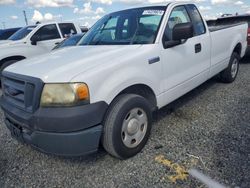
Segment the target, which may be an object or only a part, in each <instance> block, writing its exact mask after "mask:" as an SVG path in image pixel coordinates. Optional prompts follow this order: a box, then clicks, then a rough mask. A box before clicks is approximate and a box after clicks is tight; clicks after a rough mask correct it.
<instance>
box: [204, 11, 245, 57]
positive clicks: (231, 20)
mask: <svg viewBox="0 0 250 188" xmlns="http://www.w3.org/2000/svg"><path fill="white" fill-rule="evenodd" d="M242 22H247V23H248V34H247V42H248V48H247V54H248V55H250V14H244V15H236V16H226V17H221V18H218V19H217V20H209V21H208V23H210V25H214V26H216V25H221V24H223V25H232V24H238V23H242Z"/></svg>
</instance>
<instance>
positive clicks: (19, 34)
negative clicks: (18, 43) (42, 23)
mask: <svg viewBox="0 0 250 188" xmlns="http://www.w3.org/2000/svg"><path fill="white" fill-rule="evenodd" d="M35 27H36V26H35V25H34V26H27V27H23V28H22V29H20V30H18V31H17V32H16V33H14V34H13V35H12V36H11V37H10V38H9V40H13V41H15V40H21V39H23V38H24V37H26V36H27V35H28V34H29V33H30V32H31V31H32V30H33V29H34V28H35Z"/></svg>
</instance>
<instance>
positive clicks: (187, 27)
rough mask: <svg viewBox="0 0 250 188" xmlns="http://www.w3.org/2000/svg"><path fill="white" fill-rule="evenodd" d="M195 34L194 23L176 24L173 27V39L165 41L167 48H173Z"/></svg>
mask: <svg viewBox="0 0 250 188" xmlns="http://www.w3.org/2000/svg"><path fill="white" fill-rule="evenodd" d="M193 36H194V29H193V25H192V23H190V22H189V23H180V24H176V25H175V26H174V28H173V33H172V41H164V47H165V48H172V47H174V46H178V45H180V44H182V43H183V40H187V39H189V38H192V37H193Z"/></svg>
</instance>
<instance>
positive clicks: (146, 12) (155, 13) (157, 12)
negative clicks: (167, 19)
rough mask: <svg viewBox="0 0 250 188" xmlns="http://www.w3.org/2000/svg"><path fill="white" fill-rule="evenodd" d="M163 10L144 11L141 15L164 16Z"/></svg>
mask: <svg viewBox="0 0 250 188" xmlns="http://www.w3.org/2000/svg"><path fill="white" fill-rule="evenodd" d="M164 12H165V11H164V10H144V12H143V13H142V15H158V16H162V15H163V14H164Z"/></svg>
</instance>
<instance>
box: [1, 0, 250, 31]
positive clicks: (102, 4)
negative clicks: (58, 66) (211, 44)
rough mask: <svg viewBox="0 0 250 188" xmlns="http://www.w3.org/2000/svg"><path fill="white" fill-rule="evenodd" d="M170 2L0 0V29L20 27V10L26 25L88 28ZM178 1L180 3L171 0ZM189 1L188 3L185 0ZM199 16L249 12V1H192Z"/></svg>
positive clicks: (21, 23) (208, 17)
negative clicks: (62, 24)
mask: <svg viewBox="0 0 250 188" xmlns="http://www.w3.org/2000/svg"><path fill="white" fill-rule="evenodd" d="M169 1H171V0H0V28H3V27H6V28H9V27H16V26H24V24H25V22H24V17H23V10H25V11H26V14H27V17H28V22H29V24H32V23H34V22H36V21H41V22H47V21H52V20H55V21H74V22H76V23H78V24H80V25H87V26H91V25H92V24H93V23H95V22H96V21H97V20H98V19H99V18H101V17H102V16H103V15H105V14H106V13H109V12H113V11H116V10H121V9H124V8H128V7H131V6H134V5H136V4H144V3H147V4H148V3H152V4H153V3H159V2H165V3H166V4H167V2H169ZM173 1H182V0H173ZM188 1H191V0H188ZM191 2H195V3H196V4H197V5H198V7H199V8H200V10H201V11H202V13H203V15H204V16H205V17H206V18H207V19H210V18H216V17H218V16H220V15H221V14H222V13H231V14H235V13H236V12H237V13H239V14H245V13H250V0H239V1H238V0H193V1H191Z"/></svg>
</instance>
